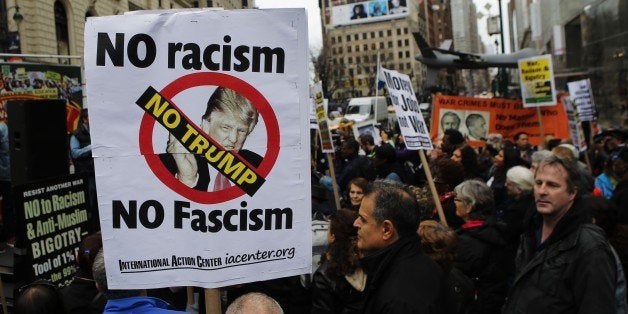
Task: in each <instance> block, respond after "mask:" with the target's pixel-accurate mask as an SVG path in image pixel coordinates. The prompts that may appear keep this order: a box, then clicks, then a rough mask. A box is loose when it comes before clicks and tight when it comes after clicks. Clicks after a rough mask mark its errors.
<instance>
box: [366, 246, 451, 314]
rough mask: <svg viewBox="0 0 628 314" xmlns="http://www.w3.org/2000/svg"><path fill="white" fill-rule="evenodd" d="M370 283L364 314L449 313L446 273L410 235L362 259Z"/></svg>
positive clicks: (367, 288)
mask: <svg viewBox="0 0 628 314" xmlns="http://www.w3.org/2000/svg"><path fill="white" fill-rule="evenodd" d="M361 263H362V266H363V267H364V269H365V271H366V273H367V275H368V280H367V284H366V290H365V293H366V297H365V301H364V309H363V312H364V313H378V314H381V313H400V314H412V313H421V314H423V313H425V314H428V313H449V308H448V307H449V306H450V303H451V302H450V297H451V296H450V294H449V292H448V285H447V282H446V280H447V279H446V276H445V274H444V272H443V271H442V270H441V269H440V267H438V265H436V263H435V262H434V261H432V260H431V259H430V258H429V257H428V256H427V255H425V254H424V253H423V252H422V251H421V242H420V240H419V237H418V236H408V237H404V238H401V239H399V240H397V241H396V242H395V243H393V244H392V245H390V246H388V247H386V248H384V249H382V250H380V251H378V252H376V253H374V254H372V255H369V256H367V257H365V258H363V259H362V261H361Z"/></svg>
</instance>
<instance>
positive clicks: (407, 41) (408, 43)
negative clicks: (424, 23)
mask: <svg viewBox="0 0 628 314" xmlns="http://www.w3.org/2000/svg"><path fill="white" fill-rule="evenodd" d="M403 43H404V44H406V47H408V46H410V40H409V39H406V40H404V41H403Z"/></svg>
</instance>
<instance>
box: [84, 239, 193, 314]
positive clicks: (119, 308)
mask: <svg viewBox="0 0 628 314" xmlns="http://www.w3.org/2000/svg"><path fill="white" fill-rule="evenodd" d="M92 273H93V275H94V281H96V288H98V290H99V291H100V292H101V293H103V294H104V295H105V296H106V297H107V305H105V311H104V312H103V314H107V313H185V312H183V311H175V310H173V309H172V307H171V306H170V304H168V302H166V301H164V300H161V299H158V298H153V297H147V296H146V290H111V289H109V287H108V286H107V272H106V270H105V258H104V255H103V251H102V249H101V250H100V251H99V252H98V254H96V258H95V259H94V263H93V264H92Z"/></svg>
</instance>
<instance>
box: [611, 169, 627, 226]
mask: <svg viewBox="0 0 628 314" xmlns="http://www.w3.org/2000/svg"><path fill="white" fill-rule="evenodd" d="M611 202H612V203H613V204H615V206H617V208H619V215H618V217H617V222H618V223H620V224H625V225H628V206H626V205H628V180H623V181H620V182H619V183H617V185H616V186H615V190H614V191H613V196H611Z"/></svg>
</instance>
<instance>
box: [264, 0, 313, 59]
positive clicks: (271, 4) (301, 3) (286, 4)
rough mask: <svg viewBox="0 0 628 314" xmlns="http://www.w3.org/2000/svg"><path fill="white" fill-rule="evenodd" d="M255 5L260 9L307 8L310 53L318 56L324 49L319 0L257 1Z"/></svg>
mask: <svg viewBox="0 0 628 314" xmlns="http://www.w3.org/2000/svg"><path fill="white" fill-rule="evenodd" d="M255 5H256V6H257V7H258V8H260V9H267V8H305V10H306V11H307V26H308V38H309V41H310V51H312V52H313V53H314V54H316V55H318V53H319V51H320V50H321V48H322V47H323V35H322V30H321V18H320V16H321V10H320V9H319V8H318V0H255Z"/></svg>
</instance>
